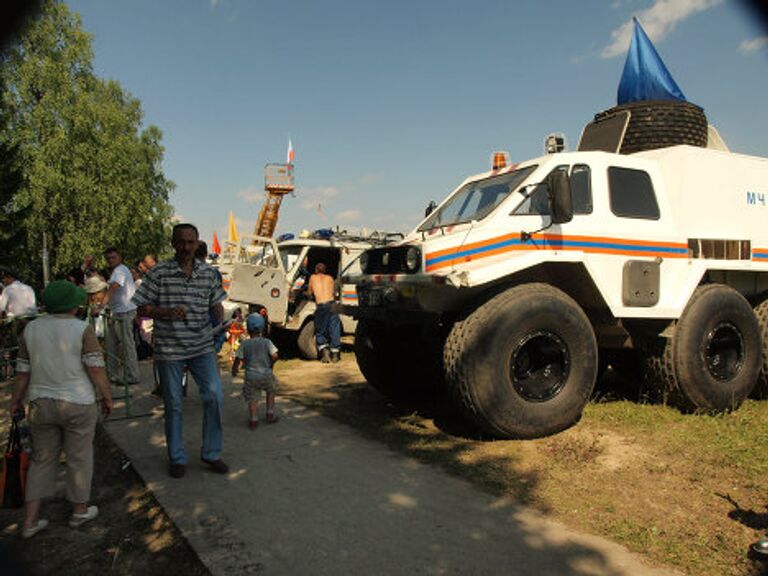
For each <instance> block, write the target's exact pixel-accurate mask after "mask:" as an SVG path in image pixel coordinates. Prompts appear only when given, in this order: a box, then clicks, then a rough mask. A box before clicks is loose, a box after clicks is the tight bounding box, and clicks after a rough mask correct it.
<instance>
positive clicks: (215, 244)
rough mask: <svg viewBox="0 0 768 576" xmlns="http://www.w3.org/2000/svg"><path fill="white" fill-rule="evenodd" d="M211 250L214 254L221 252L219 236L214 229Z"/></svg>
mask: <svg viewBox="0 0 768 576" xmlns="http://www.w3.org/2000/svg"><path fill="white" fill-rule="evenodd" d="M211 252H213V253H214V254H221V244H219V238H218V236H216V230H214V231H213V244H212V246H211Z"/></svg>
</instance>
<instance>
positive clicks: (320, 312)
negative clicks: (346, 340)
mask: <svg viewBox="0 0 768 576" xmlns="http://www.w3.org/2000/svg"><path fill="white" fill-rule="evenodd" d="M333 304H334V303H333V302H325V303H324V304H318V306H317V309H316V310H315V318H314V320H315V341H316V342H317V349H318V350H322V349H323V348H327V347H328V344H330V346H331V350H333V351H334V352H338V350H339V348H341V320H339V315H338V314H337V313H336V312H334V311H333Z"/></svg>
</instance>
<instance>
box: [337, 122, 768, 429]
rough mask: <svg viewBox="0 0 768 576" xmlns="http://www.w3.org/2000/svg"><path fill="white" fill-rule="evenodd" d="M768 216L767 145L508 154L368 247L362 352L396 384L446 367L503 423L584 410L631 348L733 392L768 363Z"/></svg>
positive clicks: (384, 383) (573, 415)
mask: <svg viewBox="0 0 768 576" xmlns="http://www.w3.org/2000/svg"><path fill="white" fill-rule="evenodd" d="M582 141H584V137H583V138H582ZM580 148H582V149H583V148H589V146H585V145H582V146H580ZM721 148H722V146H721ZM766 222H768V159H764V158H757V157H752V156H746V155H742V154H735V153H731V152H728V151H725V150H716V149H710V148H702V147H696V146H690V145H676V146H668V147H664V148H657V149H651V150H645V151H641V152H635V153H632V154H618V153H609V152H603V151H577V152H561V153H554V154H548V155H545V156H542V157H539V158H535V159H532V160H527V161H525V162H520V163H518V164H515V165H507V166H497V167H496V169H494V170H491V171H490V172H486V173H483V174H479V175H476V176H472V177H470V178H468V179H466V180H465V181H464V182H463V183H462V184H461V185H460V186H459V187H458V188H456V190H455V191H454V192H453V193H452V194H450V195H449V196H448V197H447V198H446V200H444V201H443V202H442V203H441V204H440V205H439V206H438V207H437V208H436V209H435V210H434V211H432V212H431V213H430V214H428V215H427V216H426V217H425V218H424V220H423V221H422V222H421V223H419V224H418V226H417V227H416V228H415V229H414V230H413V231H412V232H411V233H410V234H408V235H407V236H406V237H405V238H404V240H403V241H402V242H400V243H398V244H397V245H395V246H390V247H383V248H375V249H372V250H369V251H367V252H365V253H363V255H362V257H361V268H362V274H358V275H355V276H351V277H349V278H347V279H346V281H347V282H350V283H354V284H355V285H356V289H357V295H358V306H357V308H356V309H355V311H353V314H354V315H355V316H356V317H357V318H358V325H357V332H356V342H355V352H356V356H357V361H358V364H359V366H360V368H361V370H362V372H363V374H364V375H365V377H366V378H367V379H368V381H369V382H370V383H371V384H373V385H374V386H376V387H377V388H379V389H380V390H382V391H383V392H384V393H386V394H388V395H391V396H397V395H401V394H403V393H409V392H410V391H412V390H413V388H414V387H417V386H419V385H423V384H424V383H434V382H438V381H440V382H444V384H445V387H446V389H447V391H448V393H449V394H450V395H451V397H452V398H453V399H454V401H455V406H456V408H457V409H458V410H460V411H461V412H462V413H463V414H464V416H466V417H467V418H468V419H469V420H470V421H471V422H473V423H474V424H475V425H476V426H477V427H479V428H480V429H482V430H484V431H486V432H489V433H492V434H494V435H497V436H501V437H518V438H531V437H538V436H543V435H547V434H552V433H555V432H557V431H559V430H562V429H564V428H566V427H568V426H570V425H571V424H573V423H574V422H576V421H577V420H578V419H579V417H580V415H581V413H582V410H583V408H584V405H585V404H586V402H587V401H588V399H589V398H590V395H591V393H592V390H593V386H594V384H595V380H596V375H597V373H598V364H599V360H600V358H601V356H602V357H603V358H605V357H608V356H609V355H610V354H611V353H612V352H617V351H622V350H625V351H627V350H628V351H631V353H632V354H634V355H635V356H636V358H638V359H640V360H641V361H642V362H641V365H642V366H643V367H644V373H645V381H646V382H656V383H657V384H658V385H659V386H661V387H662V389H663V391H664V393H665V394H666V395H668V398H669V400H670V401H674V402H676V403H677V404H678V405H679V406H680V407H682V408H684V409H686V410H694V411H706V412H719V411H727V410H732V409H735V408H737V407H738V406H739V404H741V402H742V401H743V400H744V399H745V398H746V397H747V396H748V395H749V394H750V392H751V391H752V390H753V388H754V386H755V385H756V383H757V382H758V380H759V379H761V378H762V379H764V378H765V376H766V372H768V360H767V358H768V351H767V350H766V344H767V343H768V299H767V296H768V292H767V291H768V226H766ZM613 358H614V359H616V358H621V355H619V354H616V355H615V356H613ZM615 362H620V360H615ZM637 376H638V377H639V376H640V374H637Z"/></svg>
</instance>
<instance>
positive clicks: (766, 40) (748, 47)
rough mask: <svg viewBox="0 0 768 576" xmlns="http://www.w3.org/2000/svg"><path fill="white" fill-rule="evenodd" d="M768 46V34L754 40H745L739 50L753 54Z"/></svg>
mask: <svg viewBox="0 0 768 576" xmlns="http://www.w3.org/2000/svg"><path fill="white" fill-rule="evenodd" d="M765 48H768V36H760V37H759V38H753V39H752V40H744V42H742V43H741V44H739V52H741V53H742V54H751V53H752V52H757V51H758V50H763V49H765Z"/></svg>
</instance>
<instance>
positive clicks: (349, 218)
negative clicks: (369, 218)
mask: <svg viewBox="0 0 768 576" xmlns="http://www.w3.org/2000/svg"><path fill="white" fill-rule="evenodd" d="M360 216H361V212H360V210H354V209H352V210H344V211H343V212H339V213H338V214H336V220H337V221H338V222H342V223H344V222H356V221H359V220H360Z"/></svg>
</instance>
